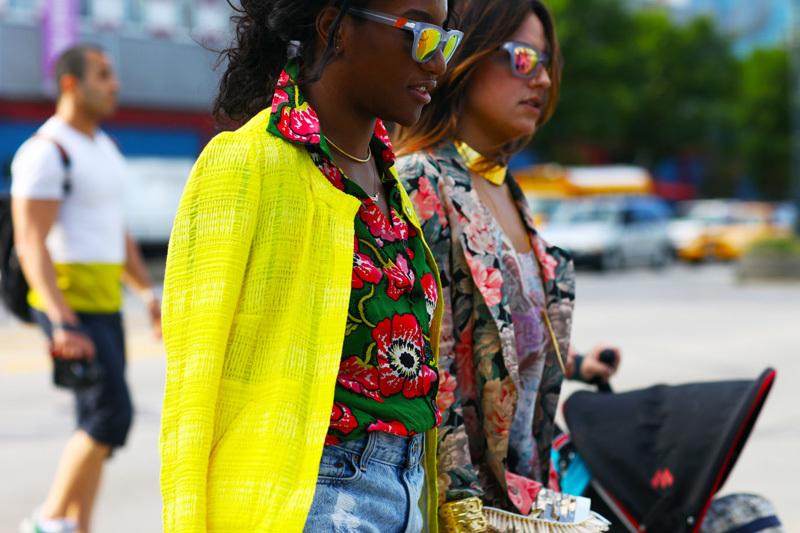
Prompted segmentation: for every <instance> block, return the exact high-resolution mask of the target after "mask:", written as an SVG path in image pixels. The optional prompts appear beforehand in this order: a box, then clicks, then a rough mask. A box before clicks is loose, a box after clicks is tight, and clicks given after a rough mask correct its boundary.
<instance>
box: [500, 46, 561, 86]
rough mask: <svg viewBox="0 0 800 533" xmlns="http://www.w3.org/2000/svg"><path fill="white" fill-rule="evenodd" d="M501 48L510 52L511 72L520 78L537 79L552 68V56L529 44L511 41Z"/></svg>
mask: <svg viewBox="0 0 800 533" xmlns="http://www.w3.org/2000/svg"><path fill="white" fill-rule="evenodd" d="M500 48H501V49H502V50H505V51H506V52H508V57H509V60H510V63H511V72H512V73H513V74H514V75H515V76H517V77H518V78H525V79H530V78H535V77H536V76H538V75H539V71H541V70H542V68H549V67H550V56H548V55H547V54H546V53H545V52H542V51H541V50H537V49H536V48H534V47H532V46H530V45H528V44H525V43H518V42H514V41H509V42H507V43H505V44H504V45H503V46H501V47H500Z"/></svg>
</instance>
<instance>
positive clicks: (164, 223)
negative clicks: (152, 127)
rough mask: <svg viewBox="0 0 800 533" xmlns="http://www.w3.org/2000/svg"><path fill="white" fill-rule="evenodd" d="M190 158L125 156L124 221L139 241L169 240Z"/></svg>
mask: <svg viewBox="0 0 800 533" xmlns="http://www.w3.org/2000/svg"><path fill="white" fill-rule="evenodd" d="M193 164H194V160H193V159H169V158H144V157H142V158H129V159H128V167H129V168H130V179H129V180H127V181H126V184H125V220H126V222H127V224H128V230H129V231H130V232H131V234H132V235H133V237H134V238H135V239H136V240H137V241H138V242H139V243H141V244H145V245H163V244H166V243H167V242H169V235H170V232H171V231H172V222H173V220H174V219H175V213H176V212H177V210H178V203H179V202H180V199H181V195H182V194H183V188H184V186H185V185H186V180H187V178H188V177H189V173H190V172H191V170H192V165H193Z"/></svg>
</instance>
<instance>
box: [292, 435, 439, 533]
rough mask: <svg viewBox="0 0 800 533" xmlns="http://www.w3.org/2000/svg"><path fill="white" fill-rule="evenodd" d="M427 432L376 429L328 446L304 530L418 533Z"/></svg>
mask: <svg viewBox="0 0 800 533" xmlns="http://www.w3.org/2000/svg"><path fill="white" fill-rule="evenodd" d="M424 444H425V436H424V435H415V436H413V437H397V436H394V435H390V434H388V433H383V432H379V431H377V432H373V433H370V434H369V435H367V436H366V437H364V438H362V439H358V440H354V441H347V442H343V443H341V444H336V445H329V446H325V449H324V451H323V453H322V461H321V462H320V465H319V476H318V478H317V488H316V492H315V493H314V501H313V502H312V504H311V509H310V510H309V513H308V519H307V520H306V525H305V528H304V529H303V531H304V532H305V533H356V532H358V533H419V532H420V531H422V528H423V525H424V523H423V516H422V511H421V509H420V496H421V495H422V490H423V486H424V484H425V471H424V469H423V466H422V463H423V461H422V458H423V456H424V449H425V446H424Z"/></svg>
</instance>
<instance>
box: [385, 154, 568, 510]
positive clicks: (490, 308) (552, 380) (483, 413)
mask: <svg viewBox="0 0 800 533" xmlns="http://www.w3.org/2000/svg"><path fill="white" fill-rule="evenodd" d="M397 165H398V172H399V173H400V175H401V176H402V178H403V182H404V184H405V186H406V190H407V191H408V192H409V196H410V198H411V200H412V202H413V203H414V205H415V207H416V209H417V214H418V216H419V218H420V221H421V222H422V229H423V232H424V235H425V240H426V242H427V243H428V245H429V246H430V247H431V249H432V251H433V254H434V256H435V257H436V260H437V264H438V265H439V269H440V276H441V282H442V298H443V303H444V307H445V314H444V317H443V322H442V337H441V344H440V353H439V376H440V377H439V398H438V405H439V408H440V409H441V411H442V417H443V422H442V424H441V426H440V427H439V432H438V434H439V447H438V460H439V474H438V489H439V500H440V503H441V502H444V501H455V500H459V499H463V498H467V497H471V496H479V497H481V498H482V499H483V501H484V502H485V503H486V504H488V505H491V506H494V507H499V508H503V509H506V510H509V511H512V512H516V513H523V514H525V513H526V512H529V511H530V501H531V498H530V494H531V493H534V494H535V492H536V491H537V490H538V488H539V487H541V485H543V484H547V483H548V481H549V479H550V463H549V457H550V446H551V441H552V438H553V432H554V428H555V424H554V418H555V413H556V407H557V404H558V397H559V394H560V390H561V383H562V381H563V378H564V376H563V373H562V371H561V368H560V366H559V363H558V361H557V351H556V346H557V347H558V348H559V350H560V353H561V354H562V355H563V356H566V354H567V349H568V346H569V336H570V328H571V322H572V309H573V302H574V295H575V282H574V269H573V264H572V261H571V259H570V257H569V256H568V255H567V254H566V253H565V252H564V251H562V250H560V249H559V248H556V247H552V246H549V245H548V244H546V243H545V242H544V241H543V240H542V239H541V237H539V235H538V234H537V233H536V231H535V229H534V227H533V217H532V215H531V212H530V210H529V207H528V205H527V201H526V200H525V197H524V195H523V194H522V192H521V190H520V189H519V187H518V186H517V184H516V182H515V181H514V179H513V177H509V178H508V180H507V183H508V184H509V187H510V188H511V192H512V195H513V197H514V200H515V203H516V205H517V207H518V209H519V213H520V215H521V218H522V220H523V221H524V223H525V225H526V228H527V230H528V233H529V236H530V240H531V245H532V248H533V257H530V258H528V260H533V261H534V262H535V267H532V265H530V264H527V265H526V264H525V260H524V258H523V257H522V256H521V255H520V256H519V257H518V258H516V259H515V260H513V261H509V259H510V254H509V245H508V243H507V242H506V241H505V240H504V236H503V232H502V230H501V229H500V226H499V225H498V224H497V222H496V221H495V220H494V218H493V217H492V215H491V214H490V212H489V211H488V209H486V207H485V206H484V205H483V204H482V203H481V201H480V199H479V197H478V195H477V192H476V191H475V190H474V189H473V188H472V184H471V176H470V172H469V171H468V170H467V167H466V165H465V163H464V161H463V159H462V158H461V156H460V155H459V154H458V151H457V149H456V148H455V146H454V145H452V144H450V143H445V144H442V145H440V146H438V147H437V148H435V149H433V150H430V151H425V152H418V153H415V154H411V155H409V156H406V157H402V158H400V159H399V160H398V163H397ZM531 273H533V275H538V276H539V278H540V279H537V280H534V281H535V282H536V283H528V284H524V283H523V284H521V283H520V280H519V279H516V278H517V277H520V276H528V277H530V276H531V275H532V274H531ZM537 283H538V287H537ZM522 291H524V293H525V296H527V297H528V300H529V301H528V305H525V306H520V305H519V298H518V297H519V293H520V292H522ZM534 313H538V314H536V315H535V316H534ZM538 317H541V320H539V319H538ZM548 323H549V325H548ZM551 327H552V331H551ZM542 330H544V331H542ZM524 432H527V435H524V434H523V433H524ZM532 446H535V449H533V450H531V449H528V448H530V447H532ZM539 458H544V460H539Z"/></svg>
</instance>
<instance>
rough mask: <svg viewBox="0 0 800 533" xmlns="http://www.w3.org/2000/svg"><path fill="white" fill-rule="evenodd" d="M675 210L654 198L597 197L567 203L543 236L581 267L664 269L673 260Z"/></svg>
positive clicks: (563, 204) (564, 203)
mask: <svg viewBox="0 0 800 533" xmlns="http://www.w3.org/2000/svg"><path fill="white" fill-rule="evenodd" d="M669 215H670V210H669V208H668V207H667V205H666V204H665V203H664V202H663V201H662V200H660V199H659V198H657V197H655V196H593V197H586V198H578V199H575V200H570V201H565V202H562V203H561V204H560V205H559V206H558V207H557V208H556V209H555V211H553V214H552V217H551V218H550V221H549V223H548V224H547V225H546V226H545V227H544V228H542V231H541V233H542V236H543V237H544V238H545V239H546V240H547V241H548V242H550V243H551V244H553V245H555V246H558V247H560V248H564V249H566V250H568V251H569V252H570V253H571V254H572V256H573V257H574V259H575V262H576V264H589V265H592V266H594V267H595V268H597V269H600V270H614V269H620V268H623V267H627V266H632V265H647V266H651V267H653V268H662V267H664V266H665V265H666V264H667V263H669V262H670V260H671V259H672V257H673V250H672V246H671V244H670V239H669V235H668V233H667V221H668V219H669Z"/></svg>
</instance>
